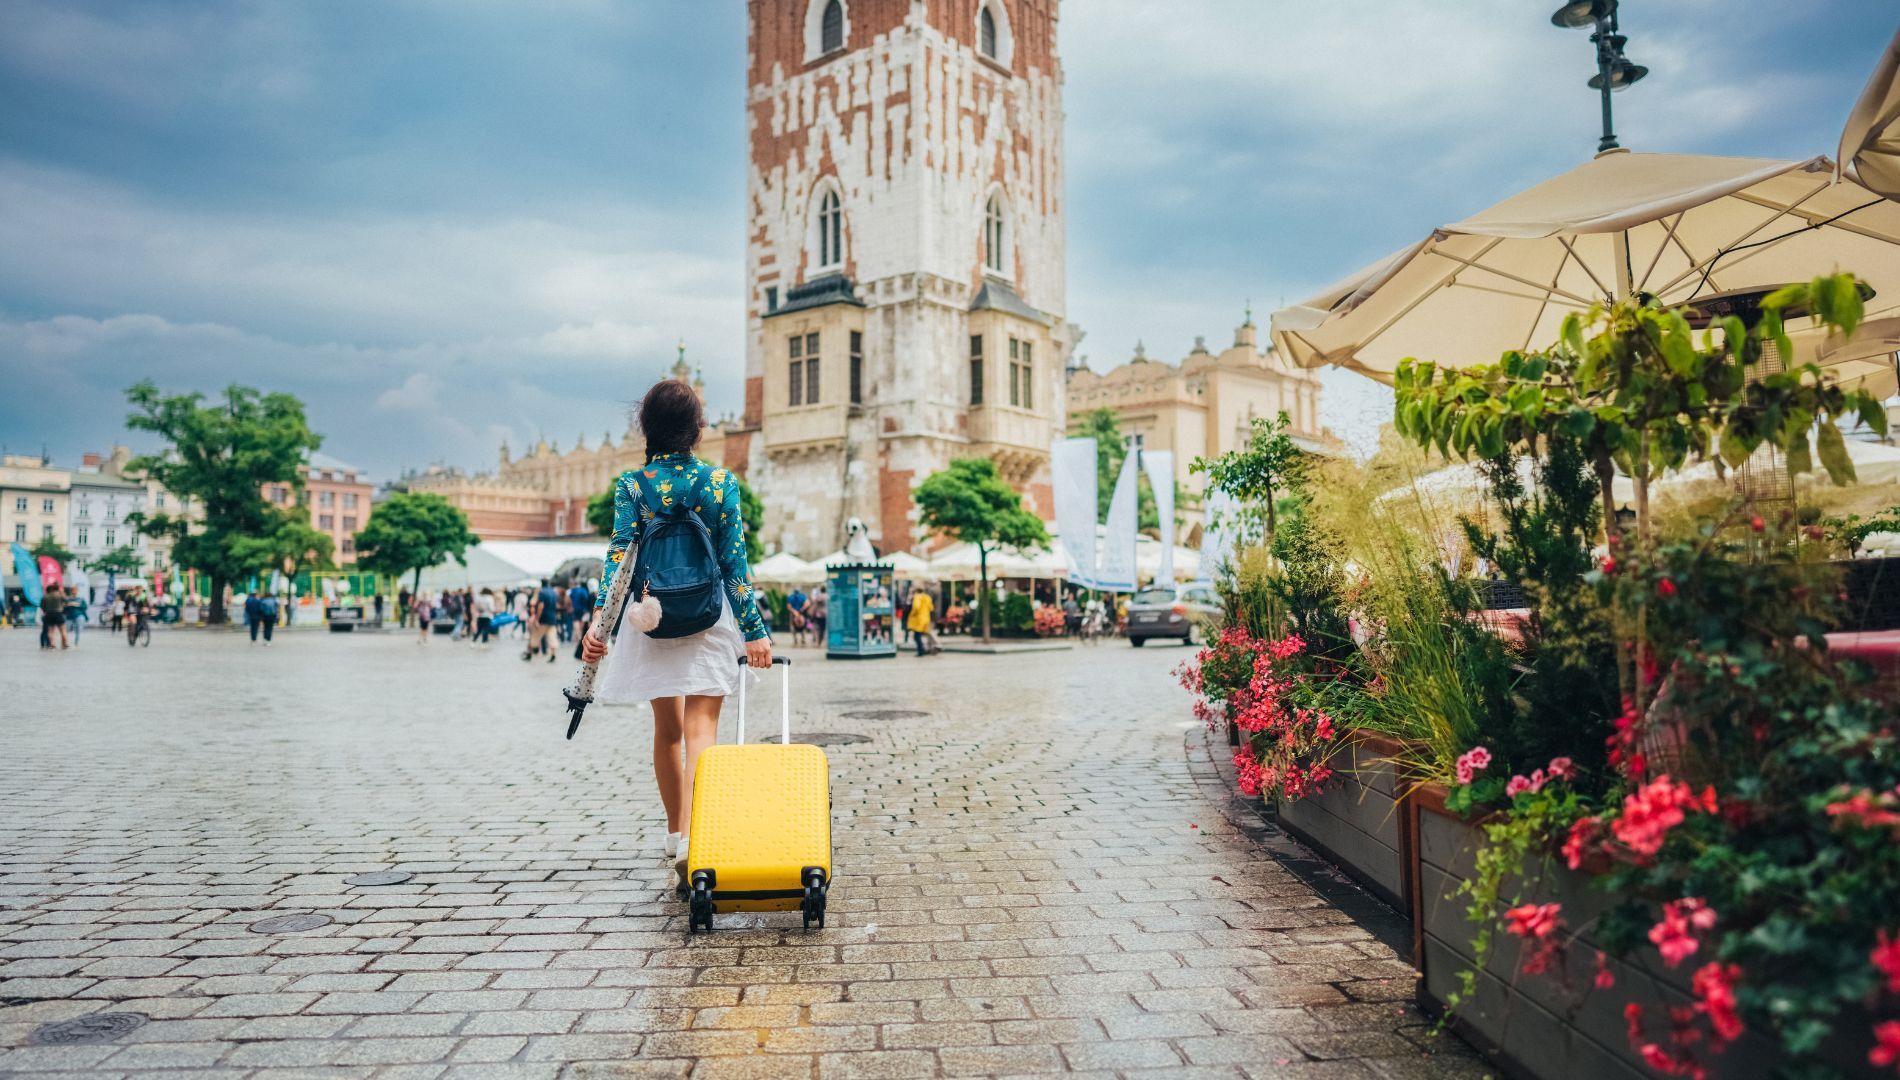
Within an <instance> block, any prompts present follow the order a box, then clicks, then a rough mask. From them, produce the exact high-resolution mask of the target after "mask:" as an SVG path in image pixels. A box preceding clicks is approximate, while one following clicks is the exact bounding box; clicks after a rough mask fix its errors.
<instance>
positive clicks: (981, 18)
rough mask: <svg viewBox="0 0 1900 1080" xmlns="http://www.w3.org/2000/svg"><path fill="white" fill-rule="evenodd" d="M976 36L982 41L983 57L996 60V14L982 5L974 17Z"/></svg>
mask: <svg viewBox="0 0 1900 1080" xmlns="http://www.w3.org/2000/svg"><path fill="white" fill-rule="evenodd" d="M976 25H977V31H978V36H979V37H980V38H981V39H982V49H983V55H984V56H987V57H989V58H990V59H992V60H994V59H996V13H995V12H993V11H991V10H990V9H989V6H988V5H984V8H983V10H982V12H981V13H979V14H978V15H977V17H976Z"/></svg>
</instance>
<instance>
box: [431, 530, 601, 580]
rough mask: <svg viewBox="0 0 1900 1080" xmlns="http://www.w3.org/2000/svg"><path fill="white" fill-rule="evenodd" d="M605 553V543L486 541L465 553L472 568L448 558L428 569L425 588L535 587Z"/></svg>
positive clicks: (584, 541)
mask: <svg viewBox="0 0 1900 1080" xmlns="http://www.w3.org/2000/svg"><path fill="white" fill-rule="evenodd" d="M605 550H606V542H605V541H601V540H484V541H482V542H481V543H479V544H476V545H475V546H474V547H472V548H469V549H468V550H467V551H466V552H463V558H465V559H466V560H467V561H468V565H466V566H463V565H461V564H460V563H457V562H456V561H455V560H454V559H447V560H444V561H443V562H442V563H440V564H438V565H436V566H432V567H429V568H428V569H426V570H424V571H423V572H422V588H424V589H426V590H428V591H430V592H440V591H441V590H443V589H462V588H470V589H481V588H505V587H508V586H511V585H528V584H534V583H538V582H539V581H540V580H541V579H542V578H544V577H552V576H553V575H554V572H555V571H556V570H558V569H560V567H561V565H562V564H563V563H566V562H567V561H569V560H570V559H587V558H593V559H599V558H600V557H601V553H602V552H604V551H605Z"/></svg>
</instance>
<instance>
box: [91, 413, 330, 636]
mask: <svg viewBox="0 0 1900 1080" xmlns="http://www.w3.org/2000/svg"><path fill="white" fill-rule="evenodd" d="M126 399H127V400H128V401H129V402H130V403H131V405H132V408H133V412H132V414H131V415H130V416H128V417H127V418H126V425H127V426H128V427H130V428H132V429H133V430H135V431H149V432H152V433H154V434H157V435H160V436H162V437H163V438H164V439H165V440H166V441H167V442H169V443H170V446H169V447H168V448H167V449H166V450H164V451H163V452H160V453H157V454H149V455H146V456H143V457H139V458H135V459H134V460H133V461H132V462H131V464H130V467H129V468H130V471H132V472H135V473H143V474H144V475H146V476H149V477H151V478H152V479H154V480H157V481H158V482H159V483H161V484H163V485H165V488H166V490H168V491H170V492H172V493H173V494H174V495H176V496H177V497H178V498H179V499H181V500H184V499H189V500H191V501H193V502H195V503H197V504H198V505H199V506H200V507H201V508H202V509H203V511H204V520H203V521H201V522H194V521H188V520H186V519H185V518H184V517H182V516H174V515H171V514H152V515H146V514H144V513H137V514H132V515H128V516H127V519H126V520H127V521H129V522H131V523H132V524H133V525H134V527H135V528H137V529H138V530H139V531H140V532H142V533H144V534H145V535H147V536H158V537H170V538H171V540H172V561H173V562H175V563H177V564H178V565H179V566H182V567H185V568H187V569H191V570H196V571H198V572H199V573H201V574H204V575H205V576H207V577H208V578H210V579H211V610H210V612H209V614H208V616H207V617H208V618H209V620H210V621H211V622H213V623H221V622H224V621H225V611H224V589H225V586H226V585H227V584H228V583H229V582H232V581H235V580H237V579H239V578H242V577H245V576H247V575H249V574H251V573H254V572H255V571H256V570H257V569H258V568H259V566H258V562H257V558H256V553H255V551H254V550H253V549H252V548H251V547H250V546H249V545H248V544H247V543H246V541H247V540H249V539H251V538H254V537H257V536H259V535H262V534H263V533H265V532H267V531H268V530H269V529H271V528H272V527H273V525H274V521H273V519H272V514H273V511H272V509H271V506H270V504H269V503H267V502H265V501H264V488H265V486H266V485H268V484H289V485H291V486H292V487H293V488H301V487H302V486H303V479H302V477H301V476H299V475H298V472H297V467H298V466H299V465H301V464H303V461H304V459H305V457H306V456H307V455H308V454H309V453H310V451H312V450H315V449H317V448H318V447H319V446H321V445H322V443H323V439H322V438H321V437H320V436H318V435H317V434H316V433H315V432H313V431H311V430H310V425H309V424H308V423H307V422H306V421H305V419H304V412H303V403H302V402H300V401H298V400H297V399H296V398H295V397H293V396H291V395H289V394H280V393H272V394H266V393H263V392H261V391H258V390H254V389H252V388H250V387H248V386H236V385H233V386H230V387H228V388H226V389H225V391H224V395H223V398H222V400H220V401H218V402H217V403H216V404H211V405H207V404H205V403H204V399H203V396H202V395H199V394H170V395H166V394H161V393H160V392H159V390H158V388H157V387H156V386H154V385H153V384H152V383H150V382H142V383H139V384H138V385H137V386H134V387H132V388H131V389H130V390H127V391H126Z"/></svg>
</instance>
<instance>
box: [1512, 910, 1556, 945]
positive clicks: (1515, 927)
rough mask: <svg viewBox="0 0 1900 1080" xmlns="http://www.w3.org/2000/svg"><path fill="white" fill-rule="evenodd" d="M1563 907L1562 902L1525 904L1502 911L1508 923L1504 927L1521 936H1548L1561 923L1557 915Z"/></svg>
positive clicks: (1534, 937) (1537, 937)
mask: <svg viewBox="0 0 1900 1080" xmlns="http://www.w3.org/2000/svg"><path fill="white" fill-rule="evenodd" d="M1563 909H1564V908H1563V905H1562V904H1525V905H1523V906H1521V907H1514V908H1512V909H1511V910H1509V911H1507V912H1505V913H1504V918H1505V920H1506V921H1507V922H1508V924H1509V925H1507V926H1506V927H1505V929H1506V930H1508V931H1510V932H1511V933H1513V934H1516V935H1517V936H1518V937H1522V938H1533V939H1539V938H1546V937H1549V936H1550V935H1551V933H1552V932H1553V931H1555V930H1556V929H1557V928H1558V927H1559V926H1560V925H1562V923H1563V920H1562V919H1561V918H1559V916H1560V915H1561V914H1562V913H1563Z"/></svg>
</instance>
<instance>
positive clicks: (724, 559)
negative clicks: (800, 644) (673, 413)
mask: <svg viewBox="0 0 1900 1080" xmlns="http://www.w3.org/2000/svg"><path fill="white" fill-rule="evenodd" d="M636 472H637V473H638V474H639V479H638V480H636V479H635V473H636ZM688 497H692V498H695V499H697V500H698V501H697V502H696V503H695V504H694V505H693V506H692V507H691V508H690V509H691V510H692V512H693V513H694V514H696V515H698V516H699V520H700V521H701V522H702V523H703V524H704V525H705V526H706V528H707V530H708V531H710V532H711V533H712V540H713V553H714V554H716V555H717V556H718V557H719V576H720V577H721V578H723V579H725V583H726V598H727V599H728V600H730V601H731V602H732V614H733V617H734V618H736V619H738V620H739V630H740V632H741V633H743V634H744V635H745V639H746V640H747V641H758V640H759V639H760V638H764V637H767V636H769V635H767V634H766V632H765V620H763V619H761V618H759V605H758V601H757V599H756V598H755V597H754V596H753V595H752V568H751V567H750V566H749V565H747V563H746V555H745V522H744V521H743V520H742V519H741V518H740V517H739V485H738V483H737V482H736V481H735V478H734V477H733V475H732V473H730V472H728V471H727V470H725V469H722V468H719V467H718V466H716V465H713V464H712V463H710V462H706V461H701V460H700V459H698V458H696V457H694V456H693V455H691V454H663V455H661V456H659V457H656V458H654V459H653V460H652V461H649V462H647V463H646V464H645V465H644V466H641V467H640V468H639V469H638V470H634V469H629V470H627V471H626V472H624V473H621V474H620V479H618V480H616V481H614V535H613V539H612V540H610V541H608V542H607V559H606V564H605V566H603V567H602V569H601V574H600V595H601V596H603V597H604V596H606V595H607V587H608V585H609V584H611V583H612V582H613V579H614V572H615V571H616V570H618V569H619V568H620V564H621V562H622V561H623V560H625V559H626V557H627V549H628V548H630V547H635V546H637V545H638V544H639V543H640V533H641V530H643V529H644V528H646V523H647V522H649V521H652V520H653V518H654V515H656V514H659V513H662V512H665V513H672V512H673V500H675V499H684V498H688ZM655 500H657V503H656V502H655ZM636 599H637V598H636Z"/></svg>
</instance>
